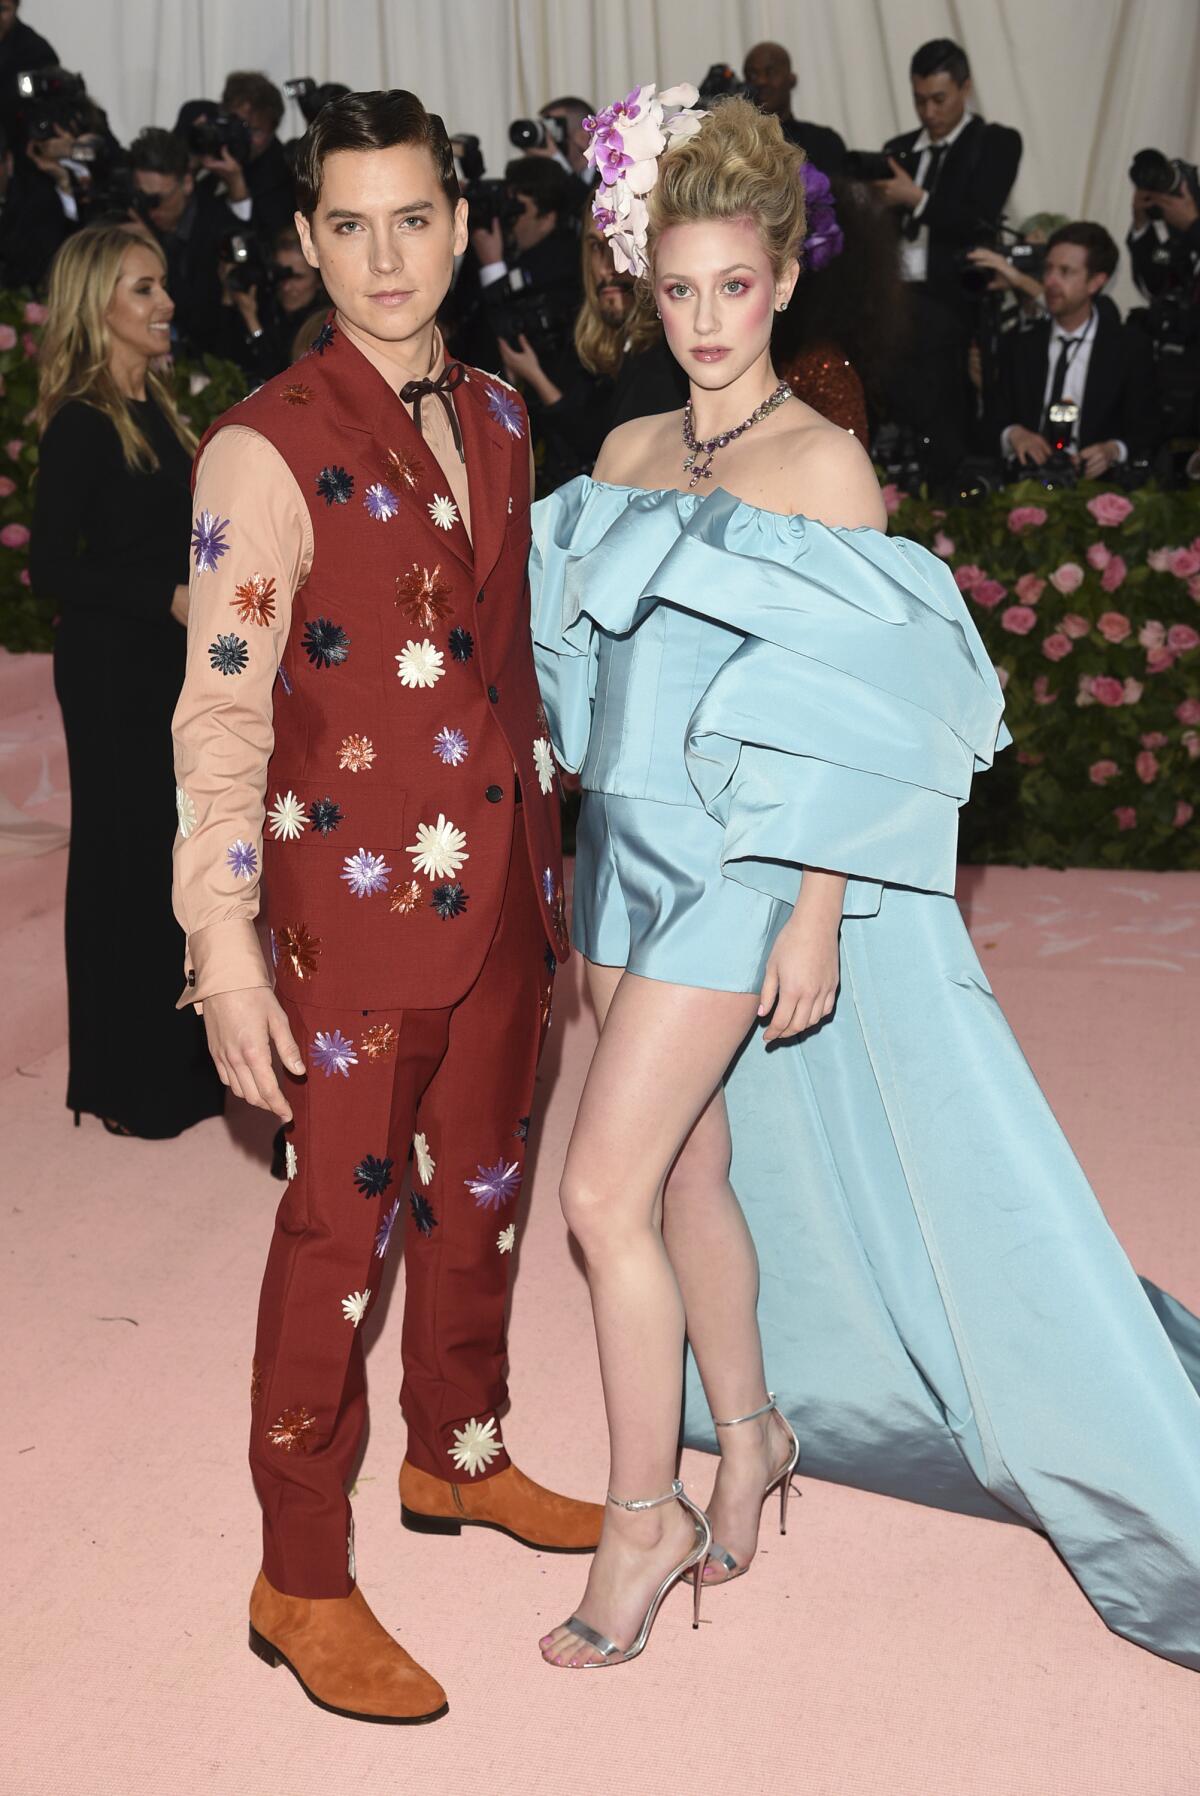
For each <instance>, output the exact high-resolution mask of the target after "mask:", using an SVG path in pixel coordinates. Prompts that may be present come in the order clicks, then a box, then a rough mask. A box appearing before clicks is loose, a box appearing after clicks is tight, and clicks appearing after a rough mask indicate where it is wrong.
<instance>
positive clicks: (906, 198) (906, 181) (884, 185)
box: [871, 156, 925, 212]
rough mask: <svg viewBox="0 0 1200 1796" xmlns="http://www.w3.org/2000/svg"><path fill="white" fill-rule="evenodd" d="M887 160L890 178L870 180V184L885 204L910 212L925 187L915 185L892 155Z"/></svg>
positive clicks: (920, 197)
mask: <svg viewBox="0 0 1200 1796" xmlns="http://www.w3.org/2000/svg"><path fill="white" fill-rule="evenodd" d="M888 162H889V163H890V164H891V168H892V178H891V180H890V181H872V182H871V185H872V187H873V188H874V189H875V191H876V193H877V194H878V195H879V197H880V199H881V200H882V201H883V203H884V205H885V206H897V207H903V208H904V209H905V210H906V211H909V212H911V211H912V209H913V207H914V206H919V205H920V203H921V201H922V200H923V199H924V198H925V189H924V188H923V187H918V186H917V183H916V182H915V181H914V180H913V178H912V176H911V175H910V174H906V173H905V171H904V169H902V168H901V166H900V164H899V163H898V162H897V161H896V158H895V157H894V156H889V157H888Z"/></svg>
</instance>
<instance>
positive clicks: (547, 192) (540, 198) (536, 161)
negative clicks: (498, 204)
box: [504, 156, 573, 224]
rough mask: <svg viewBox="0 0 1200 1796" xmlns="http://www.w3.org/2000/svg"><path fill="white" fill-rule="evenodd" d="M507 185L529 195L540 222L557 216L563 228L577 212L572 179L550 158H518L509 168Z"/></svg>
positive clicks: (506, 178)
mask: <svg viewBox="0 0 1200 1796" xmlns="http://www.w3.org/2000/svg"><path fill="white" fill-rule="evenodd" d="M504 184H505V186H506V187H507V188H508V189H509V191H510V192H512V193H523V194H526V195H528V197H529V198H530V199H531V200H532V201H533V206H534V210H535V211H536V213H537V215H538V217H539V218H545V216H546V214H547V212H556V213H557V214H558V222H559V224H566V222H567V220H568V219H569V217H570V215H571V212H572V210H573V206H572V199H571V183H570V179H569V177H568V176H567V174H566V173H565V172H564V170H563V169H562V168H561V167H560V165H559V164H558V163H557V162H552V161H551V160H550V158H549V156H514V158H513V160H512V161H511V162H509V163H508V164H506V166H505V170H504Z"/></svg>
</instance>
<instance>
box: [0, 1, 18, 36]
mask: <svg viewBox="0 0 1200 1796" xmlns="http://www.w3.org/2000/svg"><path fill="white" fill-rule="evenodd" d="M16 22H17V0H0V38H6V37H7V36H8V34H9V32H10V31H11V30H12V28H13V26H14V25H15V24H16Z"/></svg>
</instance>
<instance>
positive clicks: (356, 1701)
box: [250, 1572, 449, 1726]
mask: <svg viewBox="0 0 1200 1796" xmlns="http://www.w3.org/2000/svg"><path fill="white" fill-rule="evenodd" d="M250 1650H251V1652H253V1653H256V1654H257V1655H258V1657H259V1658H260V1659H262V1660H263V1662H264V1663H265V1664H267V1665H286V1666H287V1668H288V1670H289V1671H290V1672H291V1674H292V1676H293V1677H294V1678H295V1680H296V1682H297V1683H298V1684H299V1686H300V1688H301V1689H302V1690H303V1692H304V1694H305V1696H307V1697H308V1699H309V1701H310V1702H315V1703H316V1705H317V1707H318V1708H319V1709H328V1710H329V1712H330V1714H331V1715H345V1716H346V1717H347V1718H348V1719H349V1720H351V1721H385V1722H392V1723H393V1724H395V1725H398V1726H400V1725H404V1724H405V1723H408V1724H414V1723H417V1722H422V1721H436V1720H437V1719H438V1718H439V1716H442V1715H444V1714H445V1713H446V1712H447V1709H448V1708H449V1704H448V1703H447V1701H446V1692H445V1691H444V1690H443V1689H442V1686H441V1685H440V1684H439V1683H438V1681H437V1679H436V1678H432V1677H430V1675H429V1673H428V1672H427V1671H423V1670H422V1669H421V1667H420V1666H419V1665H418V1664H417V1662H416V1660H415V1659H411V1658H410V1657H409V1655H408V1654H407V1653H406V1652H405V1650H404V1648H403V1647H402V1646H401V1645H400V1643H399V1642H398V1641H396V1640H393V1639H392V1636H391V1635H390V1634H389V1633H388V1631H387V1629H386V1628H384V1627H381V1626H380V1624H379V1622H378V1621H376V1619H375V1617H374V1615H372V1613H371V1611H370V1609H369V1608H368V1607H367V1601H366V1598H365V1597H364V1596H363V1594H362V1592H361V1591H360V1590H359V1589H358V1587H357V1585H356V1586H355V1588H354V1589H353V1590H352V1591H351V1592H350V1595H349V1596H331V1597H305V1596H284V1595H283V1594H282V1593H281V1592H280V1591H278V1590H276V1589H275V1587H274V1586H273V1585H272V1584H269V1583H268V1582H267V1579H266V1576H265V1575H264V1573H262V1572H259V1574H258V1578H257V1580H256V1582H255V1585H254V1589H253V1590H252V1591H251V1593H250Z"/></svg>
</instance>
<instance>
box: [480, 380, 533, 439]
mask: <svg viewBox="0 0 1200 1796" xmlns="http://www.w3.org/2000/svg"><path fill="white" fill-rule="evenodd" d="M487 402H488V410H489V411H490V412H491V414H492V417H493V418H494V419H495V421H496V423H497V424H503V426H504V428H505V430H507V432H508V434H509V436H510V437H523V436H524V435H525V430H524V426H523V425H522V423H521V407H520V406H519V405H518V403H517V401H516V400H515V399H514V398H513V396H512V394H511V393H507V392H505V391H504V389H503V388H502V387H493V386H491V385H489V386H488V389H487Z"/></svg>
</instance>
